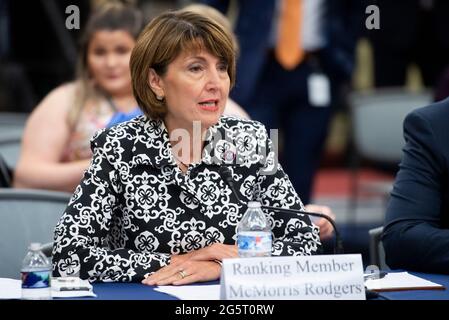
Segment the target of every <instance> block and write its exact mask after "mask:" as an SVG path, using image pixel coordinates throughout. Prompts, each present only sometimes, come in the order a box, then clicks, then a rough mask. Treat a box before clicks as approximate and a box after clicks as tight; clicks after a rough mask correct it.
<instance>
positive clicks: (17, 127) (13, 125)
mask: <svg viewBox="0 0 449 320" xmlns="http://www.w3.org/2000/svg"><path fill="white" fill-rule="evenodd" d="M28 116H29V114H28V113H18V112H0V136H2V135H3V133H8V132H11V131H23V129H24V128H25V123H26V120H27V119H28Z"/></svg>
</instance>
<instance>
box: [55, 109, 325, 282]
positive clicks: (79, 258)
mask: <svg viewBox="0 0 449 320" xmlns="http://www.w3.org/2000/svg"><path fill="white" fill-rule="evenodd" d="M271 145H272V142H271V140H270V139H269V137H268V134H267V131H266V129H265V127H264V126H263V125H262V124H260V123H259V122H256V121H250V120H241V119H237V118H232V117H221V118H220V120H219V122H218V123H217V124H216V125H214V126H212V127H211V128H209V130H208V132H207V137H206V140H205V147H204V150H203V157H202V160H201V162H199V163H196V164H192V165H190V166H189V168H188V171H187V172H186V173H185V174H184V173H183V172H182V171H181V170H180V169H179V167H178V166H177V165H176V162H175V160H174V158H173V157H172V151H171V144H170V141H169V136H168V132H167V130H166V128H165V126H164V124H163V122H162V121H155V120H150V119H148V118H146V117H145V116H140V117H137V118H135V119H133V120H131V121H128V122H124V123H121V124H119V125H116V126H114V127H112V128H110V129H104V130H102V131H100V132H98V133H97V134H96V135H95V137H94V138H93V139H92V150H93V153H94V155H93V158H92V161H91V165H90V167H89V168H88V170H87V171H86V172H85V175H84V178H83V180H82V182H81V184H80V185H79V186H78V187H77V188H76V190H75V192H74V194H73V196H72V199H71V200H70V202H69V204H68V207H67V209H66V210H65V212H64V214H63V215H62V217H61V219H60V221H59V223H58V224H57V226H56V229H55V237H54V240H55V242H54V247H53V275H54V276H70V275H78V276H80V277H81V278H83V279H89V280H90V281H105V282H106V281H141V280H142V279H143V277H144V275H145V274H147V273H151V272H154V271H156V270H158V269H159V268H161V267H163V266H165V265H167V264H169V262H170V255H172V254H181V253H186V252H188V251H191V250H195V249H200V248H203V247H206V246H209V245H211V244H213V243H215V242H220V243H225V244H235V241H236V227H237V224H238V222H239V221H240V219H241V217H242V215H243V214H244V212H245V210H246V207H245V206H244V205H242V204H240V203H239V202H238V201H237V199H236V198H235V196H234V195H233V194H232V192H231V189H230V188H229V187H228V186H227V185H226V184H225V182H224V181H223V180H222V179H221V177H220V175H219V174H218V170H219V167H220V165H226V166H228V167H229V168H230V170H231V172H232V176H233V178H234V180H235V186H236V189H237V192H239V193H240V194H239V197H240V198H241V199H244V200H254V199H258V200H260V201H261V202H262V203H263V204H265V205H270V206H278V207H285V208H296V209H303V205H302V203H301V201H300V199H299V197H298V196H297V194H296V192H295V191H294V189H293V187H292V185H291V183H290V181H289V179H288V176H287V175H286V174H285V173H284V172H283V170H282V168H281V166H280V165H279V164H278V163H277V161H276V156H275V154H274V152H273V150H272V146H271ZM264 173H265V174H264ZM266 173H268V174H266ZM267 217H268V218H269V222H270V224H271V226H272V233H273V250H272V254H273V255H310V254H314V253H317V251H318V249H319V248H320V245H321V244H320V240H319V230H318V228H317V227H316V226H314V225H312V223H311V222H310V219H309V218H308V217H307V216H303V215H297V216H293V217H292V216H288V215H283V214H282V213H275V212H267Z"/></svg>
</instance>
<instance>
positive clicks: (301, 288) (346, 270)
mask: <svg viewBox="0 0 449 320" xmlns="http://www.w3.org/2000/svg"><path fill="white" fill-rule="evenodd" d="M220 297H221V299H224V300H278V299H282V300H365V286H364V281H363V264H362V257H361V255H360V254H341V255H317V256H298V257H262V258H237V259H224V260H223V267H222V271H221V278H220Z"/></svg>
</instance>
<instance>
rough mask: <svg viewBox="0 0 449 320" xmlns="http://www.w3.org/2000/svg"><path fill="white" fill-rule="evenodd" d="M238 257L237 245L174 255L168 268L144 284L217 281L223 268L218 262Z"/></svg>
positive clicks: (157, 272)
mask: <svg viewBox="0 0 449 320" xmlns="http://www.w3.org/2000/svg"><path fill="white" fill-rule="evenodd" d="M236 257H238V252H237V246H236V245H228V244H222V243H214V244H212V245H210V246H208V247H205V248H202V249H199V250H195V251H191V252H189V253H186V254H180V255H173V256H172V257H171V261H170V264H169V265H168V266H165V267H163V268H161V269H160V270H158V271H156V272H155V273H153V274H152V275H151V276H149V277H147V278H146V279H144V280H143V281H142V283H143V284H147V285H166V284H173V285H182V284H188V283H193V282H201V281H210V280H216V279H218V278H219V277H220V272H221V266H220V264H219V263H217V262H216V261H222V260H223V259H226V258H236ZM181 271H182V272H181ZM183 276H184V277H183Z"/></svg>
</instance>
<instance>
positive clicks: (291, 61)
mask: <svg viewBox="0 0 449 320" xmlns="http://www.w3.org/2000/svg"><path fill="white" fill-rule="evenodd" d="M302 2H303V1H302V0H283V1H282V3H281V12H280V15H279V30H278V37H277V43H276V49H275V54H276V58H277V60H278V61H279V63H280V64H281V65H282V66H283V67H284V68H285V69H287V70H292V69H294V68H295V67H296V66H297V65H298V64H299V63H300V62H301V61H302V59H303V58H304V50H303V49H302V47H301V20H302V11H303V10H302V9H303V6H302V5H303V3H302Z"/></svg>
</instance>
